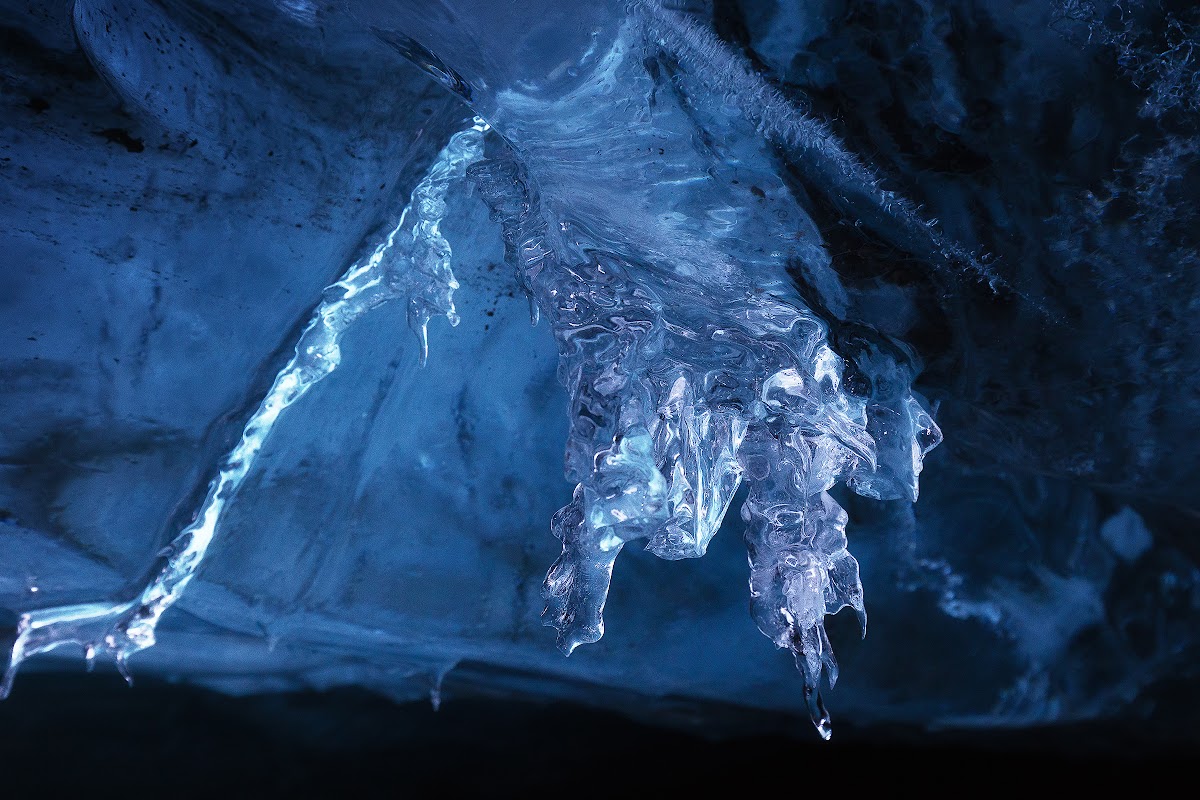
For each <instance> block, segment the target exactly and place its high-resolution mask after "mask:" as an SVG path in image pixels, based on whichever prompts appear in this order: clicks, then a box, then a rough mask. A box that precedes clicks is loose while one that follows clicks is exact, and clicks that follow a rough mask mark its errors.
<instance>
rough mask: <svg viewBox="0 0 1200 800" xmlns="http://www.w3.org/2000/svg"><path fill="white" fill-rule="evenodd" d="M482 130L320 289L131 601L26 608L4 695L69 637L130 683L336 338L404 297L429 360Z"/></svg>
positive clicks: (329, 364) (444, 156) (335, 355)
mask: <svg viewBox="0 0 1200 800" xmlns="http://www.w3.org/2000/svg"><path fill="white" fill-rule="evenodd" d="M485 130H486V125H485V124H484V123H483V122H482V121H481V120H479V119H476V120H475V123H474V124H473V125H472V126H471V127H470V128H468V129H467V130H465V131H462V132H460V133H458V134H455V135H454V136H453V137H452V138H451V139H450V142H449V143H448V144H447V145H446V147H445V149H443V150H442V152H441V153H439V154H438V156H437V158H436V159H435V160H434V163H433V165H432V166H431V167H430V169H429V172H428V174H427V175H426V176H425V177H424V179H423V180H422V181H421V182H420V183H419V184H418V185H417V187H416V189H415V190H414V191H413V194H412V200H411V202H410V204H409V205H408V206H407V207H406V208H405V209H404V211H403V213H401V215H400V221H399V222H398V223H397V225H396V227H395V228H394V229H392V231H391V232H390V233H388V234H387V236H386V238H385V239H384V240H383V241H382V242H380V243H379V244H378V246H376V247H375V249H374V252H373V253H372V254H371V255H370V256H369V257H368V258H366V259H365V260H364V261H363V262H362V263H356V264H354V265H353V266H352V267H351V268H350V269H349V270H347V272H346V274H345V275H343V276H342V278H341V279H340V280H339V281H337V282H336V283H334V284H332V285H331V286H329V287H328V288H327V289H326V290H325V291H324V293H323V296H322V300H321V303H320V305H319V306H317V309H316V311H315V312H314V313H313V316H312V319H311V320H310V322H309V323H308V325H307V326H306V327H305V329H304V332H303V333H302V334H301V335H300V340H299V341H298V342H297V343H296V349H295V355H293V357H292V358H291V360H290V361H288V363H287V365H286V366H285V367H284V368H283V369H282V370H280V372H279V374H278V375H277V376H276V377H275V381H274V383H273V384H272V385H271V388H270V390H269V391H268V392H267V395H266V397H264V398H263V400H262V402H261V403H260V404H259V406H258V409H257V410H256V411H255V412H254V414H253V416H251V417H250V420H249V422H247V423H246V426H245V428H244V429H243V431H242V436H241V440H240V441H239V442H238V444H237V446H236V447H235V448H234V449H233V451H232V452H230V453H229V455H228V456H227V457H226V458H225V460H224V463H223V464H222V466H221V470H220V473H219V474H218V475H217V477H216V478H215V479H214V480H213V481H212V483H211V484H210V485H209V489H208V494H207V496H206V497H205V498H204V502H203V503H202V504H201V506H200V508H199V510H198V511H197V512H196V516H195V521H194V522H192V524H190V525H188V526H187V527H186V528H185V529H184V530H183V531H182V532H181V533H180V534H179V536H178V537H176V538H175V540H174V541H173V542H171V544H170V545H168V546H167V547H166V548H164V549H163V550H162V552H161V553H160V554H159V559H160V561H159V563H158V564H157V565H156V566H155V568H154V570H153V573H152V577H151V578H150V580H149V581H148V583H147V584H146V586H145V588H144V589H142V591H141V592H140V593H139V594H138V595H137V596H136V597H134V598H132V599H131V600H128V601H126V602H120V603H86V604H81V605H72V606H65V607H57V608H46V609H39V610H35V611H27V612H25V613H23V614H21V615H20V616H19V618H18V621H17V636H16V639H15V641H14V644H13V647H12V652H11V654H10V658H9V663H8V667H7V669H6V670H5V673H4V678H3V681H2V682H0V698H3V697H7V696H8V694H9V692H11V691H12V685H13V679H14V678H15V677H16V673H17V670H18V669H19V668H20V666H21V663H22V662H23V661H24V660H25V659H27V658H30V657H31V656H35V655H37V654H39V653H46V652H49V651H51V650H54V649H56V648H59V647H62V646H64V645H70V644H75V645H80V646H82V647H83V648H84V653H85V657H86V658H87V661H88V665H89V667H90V666H91V664H92V662H93V660H94V659H95V657H96V656H97V654H102V655H105V656H109V657H111V658H113V660H114V661H115V662H116V664H117V666H118V668H119V669H120V670H121V673H122V674H123V675H124V676H125V679H126V680H127V681H130V682H132V677H131V675H130V673H129V671H128V668H127V666H126V661H127V659H128V658H129V657H130V656H132V655H134V654H135V653H137V652H139V651H141V650H145V649H146V648H148V647H151V646H152V645H154V642H155V629H156V628H157V627H158V623H159V621H160V620H161V619H162V615H163V613H164V612H166V610H167V609H169V608H170V607H171V606H172V605H174V604H175V602H176V601H177V600H179V598H180V596H182V594H183V592H184V590H185V589H186V588H187V586H188V584H189V583H191V581H192V579H193V578H194V577H195V575H196V570H197V569H199V567H200V566H201V564H202V563H203V561H204V557H205V555H206V554H207V552H208V549H209V546H210V545H211V544H212V542H213V539H214V537H215V536H216V535H217V533H218V531H219V527H220V525H221V521H222V514H223V512H224V511H225V509H226V508H227V506H228V505H229V503H230V501H231V500H232V499H233V497H234V496H235V495H236V494H237V491H238V489H239V488H240V487H241V485H242V483H243V481H245V479H246V476H247V474H249V472H250V470H251V468H252V467H253V466H254V460H255V458H256V457H257V456H258V454H259V451H260V450H261V449H262V446H263V444H264V442H266V440H267V437H268V436H269V435H270V433H271V429H272V427H273V426H274V425H275V423H276V421H277V420H278V419H279V417H280V415H281V414H282V413H283V412H284V411H285V410H286V409H287V408H288V407H289V406H291V405H292V404H293V403H295V402H296V401H297V400H299V399H300V398H301V397H303V396H304V395H305V394H306V393H307V392H308V391H309V390H310V389H312V387H313V386H315V385H316V384H317V383H319V382H320V381H321V380H323V379H324V378H326V377H327V376H328V375H329V374H330V373H332V372H333V371H334V370H335V369H337V367H338V365H339V364H340V363H341V349H340V348H339V346H338V340H339V339H340V338H341V337H342V334H344V333H345V332H346V330H347V329H349V328H350V326H352V325H353V324H354V323H355V322H356V321H358V320H359V319H360V318H361V317H362V316H363V315H364V314H366V313H368V312H370V311H372V310H373V309H376V308H378V307H379V306H381V305H383V304H384V303H387V302H390V301H392V300H397V299H404V298H406V299H407V302H408V309H407V310H408V322H409V325H410V327H411V328H412V329H413V331H414V333H416V335H417V337H418V338H419V339H420V345H421V354H420V360H421V363H422V364H424V362H425V359H426V357H427V355H428V350H429V344H428V334H427V327H428V324H429V320H430V319H432V318H433V317H434V316H445V317H446V318H447V319H449V320H450V324H451V325H457V324H458V316H457V315H456V313H455V310H454V299H453V298H454V290H455V289H457V288H458V282H457V281H456V280H455V279H454V273H453V272H452V271H451V269H450V246H449V243H448V242H447V241H446V239H445V238H444V237H443V236H442V234H441V231H440V229H439V224H440V222H441V219H442V217H443V215H444V214H445V209H446V191H447V189H448V188H449V187H450V186H451V185H452V184H453V183H454V182H455V181H456V180H459V179H461V178H462V177H463V175H464V173H465V170H466V167H467V165H469V164H470V163H472V162H473V161H475V160H477V159H478V158H480V157H481V155H482V140H483V132H484V131H485Z"/></svg>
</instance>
